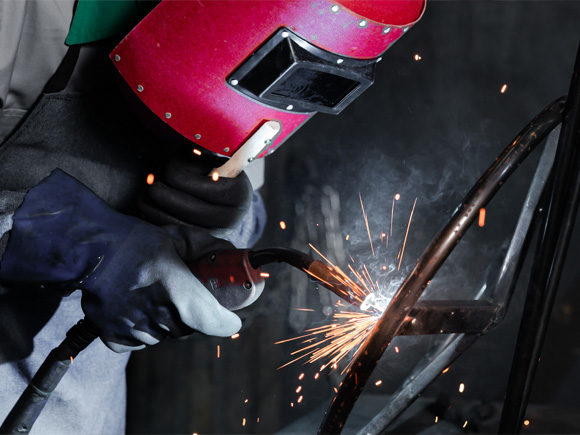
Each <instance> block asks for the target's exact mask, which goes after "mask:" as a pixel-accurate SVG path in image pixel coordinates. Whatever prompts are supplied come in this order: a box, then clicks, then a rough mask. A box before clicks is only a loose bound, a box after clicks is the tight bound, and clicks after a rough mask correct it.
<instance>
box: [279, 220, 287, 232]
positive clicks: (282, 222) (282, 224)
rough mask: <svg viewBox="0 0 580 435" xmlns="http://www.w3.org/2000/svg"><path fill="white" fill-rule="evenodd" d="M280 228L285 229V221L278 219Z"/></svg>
mask: <svg viewBox="0 0 580 435" xmlns="http://www.w3.org/2000/svg"><path fill="white" fill-rule="evenodd" d="M280 228H282V229H283V230H285V229H286V222H284V221H280Z"/></svg>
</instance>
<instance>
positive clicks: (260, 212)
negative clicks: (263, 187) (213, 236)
mask: <svg viewBox="0 0 580 435" xmlns="http://www.w3.org/2000/svg"><path fill="white" fill-rule="evenodd" d="M265 226H266V208H265V206H264V201H263V200H262V196H261V195H260V192H258V191H254V195H253V196H252V205H251V207H250V208H249V210H248V212H247V213H246V214H245V215H244V219H243V220H242V222H241V223H240V225H239V226H238V228H236V229H235V230H233V231H232V232H231V233H230V234H228V235H227V236H226V237H225V238H226V240H227V241H228V242H230V243H231V244H233V245H234V246H235V247H236V248H238V249H249V248H251V247H253V246H254V245H255V244H256V243H257V242H258V240H259V239H260V237H261V236H262V233H263V232H264V227H265Z"/></svg>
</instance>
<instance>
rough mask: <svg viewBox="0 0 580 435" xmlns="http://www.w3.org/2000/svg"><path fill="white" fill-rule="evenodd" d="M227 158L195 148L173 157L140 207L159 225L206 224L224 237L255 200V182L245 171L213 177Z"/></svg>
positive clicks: (144, 213) (214, 232)
mask: <svg viewBox="0 0 580 435" xmlns="http://www.w3.org/2000/svg"><path fill="white" fill-rule="evenodd" d="M225 161H226V159H224V158H221V157H217V156H211V155H203V156H197V155H195V154H193V153H191V152H189V153H187V154H180V155H178V156H176V157H174V158H172V159H171V160H170V161H169V162H168V163H167V165H166V166H165V168H164V170H163V171H162V172H161V173H160V174H156V179H155V182H154V183H153V184H152V185H151V186H149V190H148V198H147V199H146V200H142V201H140V204H139V208H140V210H141V212H142V213H143V216H144V218H145V219H147V220H148V221H149V222H152V223H155V224H157V225H167V224H180V225H188V226H194V227H199V228H203V229H204V230H205V231H207V232H209V233H210V234H212V235H214V236H218V237H224V236H225V235H226V234H228V232H230V231H231V230H233V229H235V228H236V227H237V226H238V225H239V224H240V222H241V221H242V219H243V217H244V214H245V213H246V212H247V211H248V209H249V208H250V207H251V204H252V193H253V190H252V185H251V183H250V180H249V178H248V176H247V175H246V174H245V173H244V172H242V173H241V174H240V175H238V176H237V177H236V178H226V177H220V178H219V179H218V180H217V181H214V180H212V178H211V177H210V176H209V173H210V172H211V170H212V169H214V168H217V167H219V166H221V165H222V164H223V163H224V162H225Z"/></svg>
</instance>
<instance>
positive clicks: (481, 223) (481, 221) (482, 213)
mask: <svg viewBox="0 0 580 435" xmlns="http://www.w3.org/2000/svg"><path fill="white" fill-rule="evenodd" d="M477 224H478V225H479V226H480V227H483V226H485V208H480V209H479V221H478V222H477Z"/></svg>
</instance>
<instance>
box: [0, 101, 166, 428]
mask: <svg viewBox="0 0 580 435" xmlns="http://www.w3.org/2000/svg"><path fill="white" fill-rule="evenodd" d="M151 138H152V135H151V134H149V133H148V132H147V131H146V129H144V128H143V126H142V125H141V124H140V123H139V122H138V121H137V120H136V119H135V118H133V116H132V114H131V113H130V111H129V110H128V109H127V108H126V104H125V102H124V101H123V100H122V99H121V97H120V96H118V95H114V94H112V93H111V94H108V93H97V94H85V93H62V92H61V93H55V94H49V95H44V96H43V97H41V99H40V101H39V103H38V104H37V106H36V107H35V109H34V110H33V111H32V112H31V113H30V115H29V116H28V118H27V119H26V120H25V121H24V123H23V124H22V125H21V126H20V127H19V129H18V130H17V131H16V132H15V133H14V134H13V135H12V136H11V137H10V138H9V139H8V140H7V141H6V142H5V143H4V144H2V145H1V146H0V191H2V190H15V189H22V188H30V187H32V186H34V185H36V184H37V183H38V182H40V181H41V180H42V179H44V178H45V177H46V176H48V175H49V174H50V172H51V171H52V170H54V169H55V168H60V169H62V170H63V171H65V172H67V173H68V174H70V175H72V176H73V177H75V178H77V179H78V180H80V181H81V182H82V183H84V184H85V185H86V186H87V187H89V188H90V189H92V190H93V191H94V192H95V193H96V194H97V195H99V196H100V197H101V198H103V199H104V200H105V201H106V202H107V203H108V204H109V205H111V206H112V207H113V208H115V209H117V210H119V211H123V212H125V213H130V212H131V211H132V210H134V209H135V205H136V199H137V195H138V193H139V191H140V190H141V188H144V187H145V186H146V184H145V179H146V174H147V173H148V172H149V171H151V170H152V166H150V165H149V164H148V161H149V158H150V157H153V158H154V156H153V150H155V149H158V147H157V146H154V144H152V143H151V142H152V139H151ZM43 290H44V289H27V288H19V289H13V290H12V291H9V292H8V293H7V294H6V295H4V296H1V297H0V397H2V400H0V421H3V420H4V418H5V416H6V415H7V414H8V412H9V411H10V409H11V408H12V406H13V404H14V403H15V402H16V400H17V399H18V397H19V396H20V394H21V393H22V392H23V391H24V389H25V388H26V386H27V385H28V382H29V381H30V379H31V378H32V376H33V375H34V373H35V372H36V370H37V369H38V367H39V366H40V365H41V363H42V362H43V361H44V359H45V358H46V356H47V355H48V353H49V352H50V350H51V349H52V348H54V347H56V346H57V345H58V344H60V342H61V341H62V340H63V339H64V337H65V334H66V331H67V330H68V329H69V328H70V327H72V326H73V325H74V324H75V323H76V322H77V321H78V320H79V319H81V318H82V317H83V316H84V315H83V312H82V309H81V305H80V298H81V294H80V291H76V292H74V293H72V294H71V295H70V296H68V297H66V298H63V299H60V298H59V297H58V296H55V295H52V294H50V293H49V292H48V291H46V290H44V291H43ZM128 358H129V353H124V354H116V353H114V352H112V351H111V350H109V349H108V348H107V347H105V346H104V345H103V343H102V342H101V341H100V340H95V342H93V343H92V344H91V345H90V346H89V347H88V348H87V349H86V350H84V351H83V352H82V353H81V354H79V356H78V357H77V359H76V360H75V361H74V364H73V365H72V366H71V368H70V369H69V371H68V373H67V374H66V376H64V378H63V379H62V381H61V382H60V384H59V385H58V387H57V389H56V390H55V392H54V393H53V395H52V396H51V398H50V400H49V401H48V403H47V405H46V407H45V409H44V411H43V412H42V414H41V415H40V417H39V418H38V420H37V421H36V423H35V426H34V429H33V430H34V431H35V432H37V433H42V434H51V433H59V434H62V433H76V434H83V433H93V434H94V433H107V434H113V433H119V434H122V433H124V432H125V408H126V382H125V367H126V364H127V361H128Z"/></svg>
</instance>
